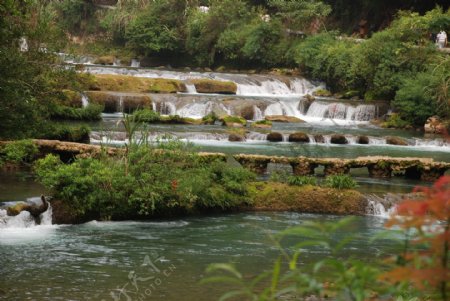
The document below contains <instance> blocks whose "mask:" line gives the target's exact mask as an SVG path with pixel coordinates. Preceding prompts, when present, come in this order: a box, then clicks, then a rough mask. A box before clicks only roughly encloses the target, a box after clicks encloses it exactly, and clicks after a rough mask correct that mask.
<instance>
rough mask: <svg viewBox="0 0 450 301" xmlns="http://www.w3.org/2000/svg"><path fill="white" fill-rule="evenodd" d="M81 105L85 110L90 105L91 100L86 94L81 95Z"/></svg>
mask: <svg viewBox="0 0 450 301" xmlns="http://www.w3.org/2000/svg"><path fill="white" fill-rule="evenodd" d="M81 104H82V106H83V108H86V107H87V106H88V105H89V98H88V97H87V95H86V94H81Z"/></svg>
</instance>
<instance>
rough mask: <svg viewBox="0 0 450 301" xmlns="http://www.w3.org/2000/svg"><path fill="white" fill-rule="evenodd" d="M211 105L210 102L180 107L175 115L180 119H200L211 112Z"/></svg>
mask: <svg viewBox="0 0 450 301" xmlns="http://www.w3.org/2000/svg"><path fill="white" fill-rule="evenodd" d="M213 105H214V104H213V103H212V102H211V101H208V102H206V103H192V104H188V105H186V106H184V107H182V108H181V109H180V110H178V111H177V114H178V115H180V116H181V117H188V118H194V119H200V118H203V117H204V116H206V115H208V114H209V113H211V112H212V111H213Z"/></svg>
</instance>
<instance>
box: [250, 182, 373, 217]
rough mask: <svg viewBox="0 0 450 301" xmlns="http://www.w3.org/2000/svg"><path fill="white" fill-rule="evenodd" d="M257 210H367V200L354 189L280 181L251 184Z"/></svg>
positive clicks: (346, 212)
mask: <svg viewBox="0 0 450 301" xmlns="http://www.w3.org/2000/svg"><path fill="white" fill-rule="evenodd" d="M249 191H250V198H251V199H252V207H253V208H254V209H256V210H280V211H285V210H291V211H298V212H305V213H326V214H365V208H366V201H365V200H364V197H363V195H362V194H361V193H359V192H358V191H354V190H343V191H339V190H336V189H332V188H320V187H316V186H311V185H305V186H290V185H288V184H284V183H277V182H254V183H250V184H249Z"/></svg>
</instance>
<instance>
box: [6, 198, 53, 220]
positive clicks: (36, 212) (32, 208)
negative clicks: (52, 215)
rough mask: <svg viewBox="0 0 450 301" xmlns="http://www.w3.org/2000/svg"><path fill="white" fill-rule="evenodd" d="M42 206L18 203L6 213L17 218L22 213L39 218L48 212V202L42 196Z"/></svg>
mask: <svg viewBox="0 0 450 301" xmlns="http://www.w3.org/2000/svg"><path fill="white" fill-rule="evenodd" d="M41 201H42V204H40V205H38V204H29V203H17V204H16V205H14V206H11V207H8V208H7V209H6V213H7V214H8V215H9V216H16V215H18V214H19V213H20V212H22V211H28V212H30V214H31V216H33V217H34V218H38V217H39V216H40V215H41V214H42V213H44V212H45V211H47V209H48V202H47V201H46V200H45V197H44V196H41Z"/></svg>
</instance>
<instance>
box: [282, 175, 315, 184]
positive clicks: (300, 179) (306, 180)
mask: <svg viewBox="0 0 450 301" xmlns="http://www.w3.org/2000/svg"><path fill="white" fill-rule="evenodd" d="M288 184H289V185H292V186H304V185H313V186H315V185H317V179H316V177H314V176H291V177H289V178H288Z"/></svg>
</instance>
